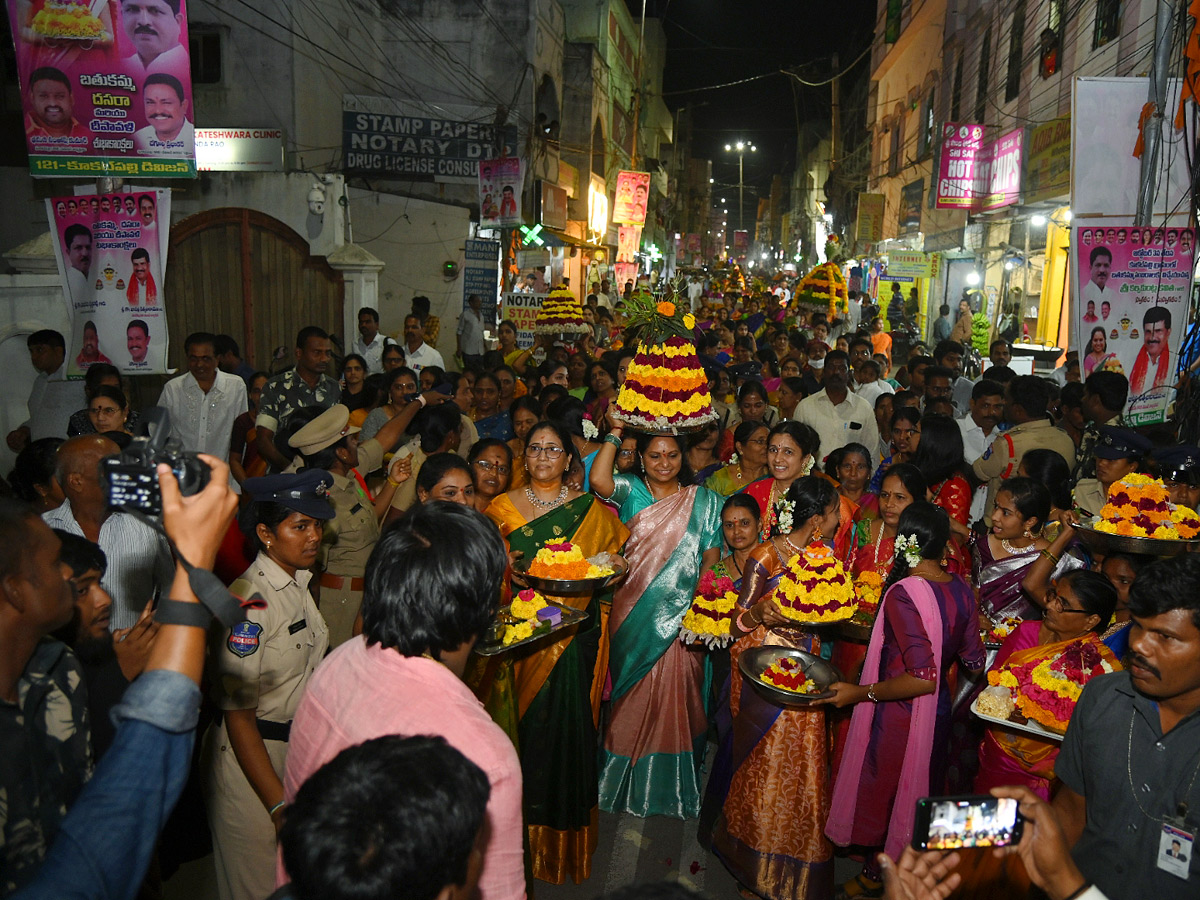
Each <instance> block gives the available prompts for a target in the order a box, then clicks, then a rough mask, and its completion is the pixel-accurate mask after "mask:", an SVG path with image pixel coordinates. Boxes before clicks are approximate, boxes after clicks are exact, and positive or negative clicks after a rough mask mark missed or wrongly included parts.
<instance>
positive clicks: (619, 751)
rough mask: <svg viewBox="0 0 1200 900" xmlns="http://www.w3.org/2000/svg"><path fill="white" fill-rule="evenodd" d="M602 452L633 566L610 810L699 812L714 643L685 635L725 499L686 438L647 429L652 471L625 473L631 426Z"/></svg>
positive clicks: (619, 638)
mask: <svg viewBox="0 0 1200 900" xmlns="http://www.w3.org/2000/svg"><path fill="white" fill-rule="evenodd" d="M610 422H612V424H613V428H612V431H611V432H610V433H609V437H608V439H607V440H606V441H605V443H604V445H603V446H602V447H601V448H600V450H599V451H597V453H596V461H595V463H594V464H593V466H592V475H591V487H592V490H593V491H594V492H595V493H596V494H597V496H599V497H600V499H602V500H605V501H607V502H611V503H612V504H614V505H615V506H616V507H617V508H618V514H619V516H620V518H621V521H622V522H624V523H625V524H626V526H627V527H628V528H629V532H630V537H629V540H628V541H627V542H626V544H625V558H626V559H627V560H628V561H629V574H628V575H627V576H626V578H625V581H624V583H623V584H621V585H620V587H618V588H617V589H616V591H615V592H614V594H613V607H612V613H611V615H610V617H609V633H610V635H611V643H610V650H609V673H610V675H611V676H612V712H611V714H610V716H609V721H608V728H607V730H606V731H605V734H604V747H603V750H602V753H601V771H600V808H601V809H603V810H605V811H606V812H631V813H633V814H634V815H638V816H673V817H675V818H680V819H686V818H694V817H695V816H697V815H698V814H699V812H700V798H701V785H700V774H699V770H700V764H701V762H702V761H703V759H704V743H705V736H706V734H707V730H708V717H707V715H706V710H705V705H704V698H705V696H707V682H708V680H709V677H710V673H709V664H708V657H707V655H706V654H705V653H704V651H702V650H699V649H696V648H694V647H688V646H684V645H683V644H682V643H680V641H679V626H680V623H681V622H682V621H683V615H684V613H685V612H687V610H688V608H689V607H690V606H691V602H692V597H693V596H694V595H695V590H696V582H697V581H698V580H699V577H700V572H701V570H702V569H703V568H706V567H709V566H712V565H714V564H715V563H716V562H717V561H718V560H719V559H720V555H721V505H722V501H723V498H722V497H721V496H720V495H718V494H716V493H714V492H712V491H710V490H708V489H707V488H704V487H700V486H697V485H694V484H692V483H691V482H692V474H691V472H690V471H689V470H688V465H687V460H686V456H685V450H686V447H685V445H684V442H683V440H682V439H681V438H679V437H677V436H675V435H652V434H642V435H639V436H638V457H639V460H640V467H639V468H640V471H639V472H638V473H637V474H633V473H631V474H628V475H615V476H614V475H613V474H612V471H613V461H614V460H615V458H616V451H617V447H618V446H619V445H620V443H621V435H622V431H623V427H622V425H621V423H620V422H617V421H614V420H612V419H611V417H610Z"/></svg>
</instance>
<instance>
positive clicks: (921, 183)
mask: <svg viewBox="0 0 1200 900" xmlns="http://www.w3.org/2000/svg"><path fill="white" fill-rule="evenodd" d="M924 193H925V179H924V178H918V179H917V180H916V181H910V182H909V183H908V184H906V185H904V187H902V188H900V233H901V234H903V235H907V234H916V233H917V232H918V231H920V230H921V197H922V196H924Z"/></svg>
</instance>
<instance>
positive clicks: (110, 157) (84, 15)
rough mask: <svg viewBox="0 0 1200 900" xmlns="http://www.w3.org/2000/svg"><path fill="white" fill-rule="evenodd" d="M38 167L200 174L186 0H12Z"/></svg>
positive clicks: (39, 171)
mask: <svg viewBox="0 0 1200 900" xmlns="http://www.w3.org/2000/svg"><path fill="white" fill-rule="evenodd" d="M8 18H9V25H10V27H11V28H12V34H13V44H14V46H15V48H16V58H17V78H18V81H19V83H20V87H21V104H22V108H23V110H24V113H25V119H24V128H25V141H26V145H27V147H28V150H29V171H30V173H31V174H33V175H35V176H40V177H50V176H67V177H74V178H80V177H96V176H101V175H110V176H120V177H137V176H154V177H162V178H194V177H195V176H196V135H195V128H194V125H193V122H194V119H195V111H194V108H193V105H192V78H191V61H190V57H189V53H188V30H187V8H186V6H185V4H184V0H143V2H115V0H113V2H103V0H100V2H92V3H90V4H88V3H83V2H71V3H64V2H51V0H8Z"/></svg>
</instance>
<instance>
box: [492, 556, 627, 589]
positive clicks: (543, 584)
mask: <svg viewBox="0 0 1200 900" xmlns="http://www.w3.org/2000/svg"><path fill="white" fill-rule="evenodd" d="M535 561H536V559H533V560H530V559H519V560H517V561H516V562H514V563H513V573H514V574H516V575H517V576H519V577H520V579H521V581H524V582H526V583H527V584H528V585H529V586H530V587H534V588H538V589H539V590H543V591H546V592H547V593H550V594H586V593H587V592H588V591H598V590H600V589H601V588H605V587H608V586H609V585H610V584H613V583H615V582H617V581H620V580H621V579H622V578H624V577H625V573H626V572H628V571H629V563H628V562H626V561H625V558H624V557H623V556H620V555H618V554H616V553H607V552H605V553H597V554H596V555H595V556H591V557H588V558H587V560H586V562H587V563H588V564H589V565H590V566H591V567H594V568H595V569H597V570H599V573H600V574H596V575H586V576H579V577H570V578H552V577H549V576H547V575H534V574H532V573H531V572H530V571H529V569H530V566H532V565H533V564H534V562H535Z"/></svg>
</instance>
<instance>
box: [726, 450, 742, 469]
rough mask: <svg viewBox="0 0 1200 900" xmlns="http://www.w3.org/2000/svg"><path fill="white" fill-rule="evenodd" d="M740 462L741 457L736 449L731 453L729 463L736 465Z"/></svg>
mask: <svg viewBox="0 0 1200 900" xmlns="http://www.w3.org/2000/svg"><path fill="white" fill-rule="evenodd" d="M739 462H741V457H739V456H738V455H737V451H736V450H735V451H734V452H733V453H730V454H729V465H731V466H736V465H737V464H738V463H739Z"/></svg>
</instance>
